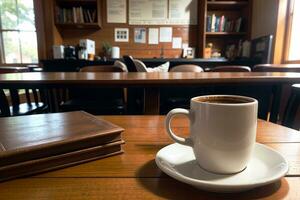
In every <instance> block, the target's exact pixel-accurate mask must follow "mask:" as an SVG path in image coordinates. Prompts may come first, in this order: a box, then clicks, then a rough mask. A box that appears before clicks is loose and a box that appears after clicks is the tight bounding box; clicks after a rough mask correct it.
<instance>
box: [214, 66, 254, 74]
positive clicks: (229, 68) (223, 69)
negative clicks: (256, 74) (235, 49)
mask: <svg viewBox="0 0 300 200" xmlns="http://www.w3.org/2000/svg"><path fill="white" fill-rule="evenodd" d="M209 72H251V68H250V67H248V66H239V65H228V66H217V67H214V68H212V69H210V70H209Z"/></svg>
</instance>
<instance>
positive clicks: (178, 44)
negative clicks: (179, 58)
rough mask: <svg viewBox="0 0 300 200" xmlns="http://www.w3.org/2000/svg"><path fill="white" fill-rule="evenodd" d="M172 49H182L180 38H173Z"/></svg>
mask: <svg viewBox="0 0 300 200" xmlns="http://www.w3.org/2000/svg"><path fill="white" fill-rule="evenodd" d="M172 48H173V49H181V48H182V38H181V37H174V38H173V42H172Z"/></svg>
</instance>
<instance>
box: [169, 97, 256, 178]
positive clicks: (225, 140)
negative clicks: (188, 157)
mask: <svg viewBox="0 0 300 200" xmlns="http://www.w3.org/2000/svg"><path fill="white" fill-rule="evenodd" d="M257 107H258V102H257V100H256V99H253V98H250V97H243V96H234V95H208V96H199V97H194V98H192V99H191V108H190V110H186V109H181V108H176V109H173V110H171V111H170V112H169V113H168V115H167V117H166V121H165V124H166V130H167V132H168V134H169V136H170V137H171V138H172V139H173V140H174V141H175V142H177V143H179V144H183V145H187V146H191V147H192V148H193V151H194V154H195V157H196V160H197V162H198V164H199V165H200V167H202V168H203V169H205V170H207V171H209V172H213V173H218V174H232V173H237V172H240V171H242V170H243V169H245V168H246V166H247V163H248V161H249V159H250V158H251V156H252V153H253V150H254V145H255V140H256V128H257ZM178 114H183V115H186V116H187V117H188V118H189V120H190V137H189V138H182V137H179V136H176V135H175V134H174V133H173V131H172V129H171V120H172V118H173V117H174V116H175V115H178Z"/></svg>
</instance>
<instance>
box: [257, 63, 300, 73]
mask: <svg viewBox="0 0 300 200" xmlns="http://www.w3.org/2000/svg"><path fill="white" fill-rule="evenodd" d="M253 72H300V64H259V65H255V66H254V67H253Z"/></svg>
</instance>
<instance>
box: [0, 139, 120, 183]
mask: <svg viewBox="0 0 300 200" xmlns="http://www.w3.org/2000/svg"><path fill="white" fill-rule="evenodd" d="M123 143H124V141H122V140H120V141H117V142H113V143H110V144H104V145H102V146H96V147H91V148H86V149H83V150H78V151H74V152H69V153H65V154H60V155H55V156H49V157H45V158H39V159H35V160H30V161H25V162H20V163H16V164H12V165H7V166H4V167H0V181H6V180H9V179H13V178H17V177H23V176H28V175H34V174H38V173H42V172H46V171H51V170H55V169H60V168H64V167H69V166H73V165H77V164H81V163H84V162H88V161H92V160H96V159H100V158H105V157H108V156H112V155H117V154H120V153H122V152H123V150H122V147H121V144H123Z"/></svg>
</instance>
